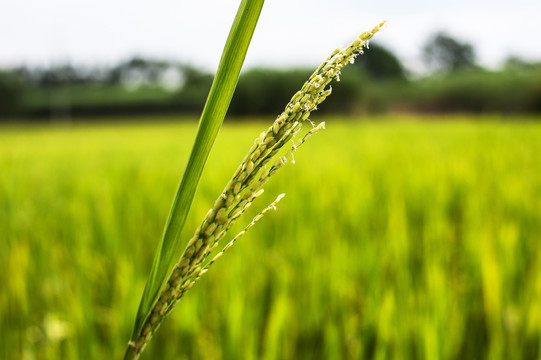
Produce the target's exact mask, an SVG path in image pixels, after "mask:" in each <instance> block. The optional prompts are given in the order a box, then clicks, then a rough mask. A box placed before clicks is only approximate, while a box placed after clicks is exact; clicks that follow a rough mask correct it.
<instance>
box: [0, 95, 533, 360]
mask: <svg viewBox="0 0 541 360" xmlns="http://www.w3.org/2000/svg"><path fill="white" fill-rule="evenodd" d="M329 100H330V98H329ZM316 117H317V114H316ZM434 119H437V118H435V117H426V118H413V117H402V118H398V119H397V120H398V121H385V120H389V119H388V118H370V119H366V120H370V121H366V122H362V123H359V122H352V121H351V119H349V120H347V122H346V121H343V120H346V119H339V118H325V119H321V118H320V119H319V120H326V122H327V124H328V126H327V130H326V131H325V134H324V136H318V137H314V138H313V139H311V142H312V144H311V145H312V147H311V148H310V151H301V152H299V153H298V154H297V155H296V159H297V163H296V164H295V165H291V166H286V167H285V168H284V169H283V171H284V172H286V173H284V174H283V175H285V176H282V177H276V178H274V179H273V180H271V182H270V183H269V184H268V185H269V187H268V188H267V191H266V193H265V194H264V195H263V196H264V198H262V199H261V201H260V202H257V203H254V205H253V206H252V208H250V209H249V212H250V213H249V214H247V215H248V217H247V218H246V219H247V220H246V221H245V222H242V221H241V222H240V223H239V227H238V228H237V229H238V230H240V229H242V228H243V227H244V225H245V224H246V223H247V222H248V221H249V219H251V217H252V216H253V215H254V214H256V213H257V212H258V211H259V210H260V209H262V208H263V207H264V206H265V205H266V204H268V203H269V202H270V201H272V200H273V199H274V198H275V197H276V195H277V194H278V193H281V192H286V193H287V196H286V197H285V198H284V199H283V200H282V203H281V206H280V208H279V210H278V212H276V213H273V214H272V216H268V217H266V218H264V219H262V220H261V221H260V222H259V223H258V224H257V226H255V227H254V228H253V229H252V230H250V232H249V233H247V234H246V236H245V238H243V239H242V240H241V241H240V242H239V243H238V244H237V245H235V247H234V248H232V249H231V250H230V252H228V254H227V257H228V258H227V261H221V262H217V263H216V264H215V265H214V269H213V270H212V271H210V272H209V273H208V274H207V276H206V277H205V278H202V279H201V280H200V281H199V283H198V284H196V286H195V287H194V288H193V289H192V290H191V293H190V295H189V296H187V297H186V298H185V299H183V302H184V303H183V306H181V307H179V308H178V309H176V310H175V312H173V314H172V319H170V320H166V321H165V322H164V323H163V325H162V327H163V329H162V330H163V331H160V332H158V333H157V334H156V338H155V339H154V340H153V342H154V343H151V344H150V346H149V348H148V349H147V350H146V353H144V354H143V356H142V358H143V359H167V358H179V359H215V358H222V359H224V360H227V359H269V360H271V359H284V360H288V359H316V360H317V359H325V360H334V359H358V358H364V359H375V358H395V357H400V358H404V359H457V358H460V359H481V358H491V359H536V358H539V356H540V354H541V348H540V347H539V343H540V339H541V321H540V318H539V316H538V314H540V313H541V293H540V292H539V284H540V283H541V249H540V247H539V234H540V233H541V208H540V206H541V204H540V203H539V202H538V201H534V200H535V199H539V198H540V197H541V173H540V172H539V171H537V168H538V165H539V156H538V154H539V153H541V143H540V142H539V138H540V137H541V127H540V125H539V124H540V123H539V121H538V120H539V119H538V118H537V117H536V118H531V119H524V118H522V119H520V120H522V121H509V122H505V121H502V119H501V118H500V117H487V118H473V117H459V118H457V117H447V118H445V119H446V120H447V121H445V122H429V121H426V120H434ZM156 120H157V119H155V118H152V119H151V121H152V123H148V124H145V123H139V124H135V125H127V124H118V125H111V124H109V125H107V124H102V125H95V124H92V125H77V126H73V127H68V128H63V127H44V126H32V127H5V126H4V127H2V128H1V129H0V143H1V144H2V146H0V172H1V173H2V174H5V175H4V176H1V177H0V233H1V234H2V242H1V245H0V264H2V269H3V271H2V272H0V283H1V284H2V291H1V292H0V333H1V334H2V341H0V358H2V359H23V358H39V359H59V358H66V359H82V360H85V359H102V358H120V357H121V356H122V353H123V351H124V346H125V339H127V338H128V336H129V334H130V331H131V326H132V321H133V314H134V311H135V310H136V308H137V305H138V300H139V299H138V298H136V297H134V296H133V293H134V288H137V289H139V291H140V290H142V288H143V286H144V281H145V279H146V276H147V269H148V267H149V266H150V264H151V262H152V254H153V251H154V249H155V240H156V234H157V233H159V232H160V231H161V229H162V226H163V219H164V218H165V217H166V215H167V213H166V211H167V207H168V206H169V204H170V201H171V199H170V198H171V193H172V192H174V190H175V187H176V186H177V181H178V169H179V168H180V167H181V166H182V164H184V163H185V162H186V159H187V158H188V155H189V151H190V146H189V144H190V142H191V139H193V136H194V134H195V131H196V129H195V125H193V122H184V123H171V122H169V123H165V122H159V123H156ZM417 120H420V121H417ZM478 120H481V121H478ZM509 120H515V119H514V118H509ZM517 120H518V119H517ZM525 120H531V121H525ZM261 127H262V124H261V123H253V124H252V123H246V124H238V123H231V124H229V125H227V124H226V125H225V126H224V127H223V129H222V131H223V136H221V137H220V138H219V139H218V140H217V142H216V145H215V151H214V153H213V154H212V155H211V156H210V158H209V164H208V165H209V166H210V167H211V168H212V169H213V171H212V172H208V174H207V175H208V176H206V177H205V179H204V180H203V181H202V183H201V185H200V191H199V193H198V195H197V199H196V201H195V202H194V204H195V205H194V208H193V212H192V214H191V215H190V216H189V217H188V220H187V223H186V229H187V230H189V231H190V232H192V231H193V229H195V228H196V226H197V225H198V224H199V221H200V219H201V217H202V216H204V214H205V213H206V211H207V210H208V207H209V206H211V204H212V202H213V201H214V199H215V197H216V192H217V191H220V190H221V189H222V187H223V185H224V184H225V182H226V181H227V180H228V178H229V176H230V175H231V173H232V172H233V171H234V169H235V168H236V167H237V166H238V159H239V158H241V157H242V156H243V155H244V153H245V151H246V148H247V147H249V146H250V145H251V144H252V143H253V134H254V133H257V132H258V131H259V130H260V129H261ZM173 150H174V151H173ZM156 184H159V186H156ZM128 185H129V186H128ZM265 196H266V197H265ZM232 231H233V233H236V232H235V229H232ZM224 260H225V259H224ZM217 303H219V304H220V306H216V304H217Z"/></svg>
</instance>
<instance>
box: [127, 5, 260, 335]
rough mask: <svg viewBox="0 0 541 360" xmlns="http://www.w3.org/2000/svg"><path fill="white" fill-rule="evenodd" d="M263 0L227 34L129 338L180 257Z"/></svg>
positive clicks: (241, 13)
mask: <svg viewBox="0 0 541 360" xmlns="http://www.w3.org/2000/svg"><path fill="white" fill-rule="evenodd" d="M263 3H264V0H242V1H241V4H240V6H239V9H238V11H237V15H236V17H235V20H234V22H233V25H232V27H231V30H230V32H229V36H228V38H227V42H226V44H225V47H224V50H223V53H222V58H221V60H220V64H219V66H218V70H217V72H216V76H215V77H214V81H213V83H212V87H211V89H210V92H209V95H208V98H207V102H206V103H205V107H204V109H203V113H202V114H201V119H200V121H199V128H198V131H197V135H196V138H195V142H194V145H193V148H192V152H191V155H190V158H189V160H188V164H187V165H186V170H185V172H184V175H183V177H182V180H181V182H180V185H179V187H178V190H177V193H176V196H175V199H174V202H173V205H172V207H171V211H170V213H169V218H168V220H167V223H166V225H165V229H164V232H163V236H162V239H161V241H160V243H159V245H158V249H157V251H156V254H155V257H154V262H153V264H152V268H151V271H150V274H149V277H148V280H147V283H146V286H145V290H144V292H143V296H142V299H141V303H140V305H139V310H138V313H137V317H136V320H135V326H134V331H133V335H132V339H133V338H135V337H136V336H137V334H138V333H139V331H140V330H141V327H142V324H143V323H144V321H145V319H146V318H147V317H148V316H149V314H150V311H151V308H152V305H153V304H154V303H155V302H156V300H157V298H158V296H159V292H160V290H161V288H162V287H163V285H164V282H165V280H166V277H167V275H168V273H169V271H170V270H171V268H172V266H173V265H174V263H175V262H176V260H177V259H178V257H179V256H180V252H181V246H182V242H181V241H180V240H181V239H180V235H181V232H182V228H183V227H184V223H185V222H186V218H187V216H188V212H189V210H190V207H191V204H192V200H193V198H194V195H195V192H196V190H197V185H198V183H199V179H200V178H201V174H202V172H203V168H204V166H205V163H206V161H207V158H208V155H209V153H210V150H211V148H212V145H213V144H214V140H215V139H216V136H217V135H218V131H219V130H220V127H221V125H222V122H223V119H224V117H225V114H226V112H227V109H228V107H229V103H230V102H231V98H232V96H233V92H234V90H235V87H236V85H237V81H238V78H239V74H240V70H241V68H242V64H243V63H244V59H245V57H246V52H247V50H248V46H249V44H250V41H251V39H252V35H253V33H254V30H255V26H256V24H257V21H258V19H259V15H260V13H261V9H262V7H263Z"/></svg>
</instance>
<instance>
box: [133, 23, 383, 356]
mask: <svg viewBox="0 0 541 360" xmlns="http://www.w3.org/2000/svg"><path fill="white" fill-rule="evenodd" d="M383 24H384V22H382V23H381V24H379V25H378V26H376V27H375V28H374V29H372V30H371V31H368V32H365V33H363V34H361V35H360V36H359V37H358V38H357V39H356V40H355V41H353V42H352V43H351V44H350V45H349V46H347V47H346V48H344V49H336V50H335V51H334V52H333V53H332V54H331V55H330V56H329V57H328V58H327V59H326V60H325V61H324V62H323V64H321V65H320V66H319V67H318V68H317V70H316V71H315V72H314V73H313V74H312V75H311V76H310V78H309V79H308V81H306V82H305V83H304V85H303V86H302V88H301V90H299V91H298V92H297V93H295V94H294V95H293V97H292V99H291V101H290V102H289V103H288V104H287V106H286V107H285V110H284V111H283V112H282V113H281V114H280V115H279V116H278V117H277V118H276V120H275V121H274V123H273V124H272V125H271V126H270V127H269V128H268V129H267V130H266V131H263V132H262V133H261V134H260V135H259V137H258V138H257V139H256V140H255V143H254V144H253V146H252V147H251V149H250V150H249V152H248V154H247V155H246V156H245V158H244V160H242V163H241V164H240V166H239V167H238V169H237V170H236V171H235V173H234V174H233V177H232V178H231V180H230V181H229V183H228V184H227V185H226V187H225V189H224V190H223V192H222V193H221V195H220V196H219V197H218V199H217V200H216V202H215V203H214V206H213V207H212V209H210V210H209V211H208V213H207V215H206V216H205V218H204V219H203V222H202V223H201V225H200V226H199V227H198V228H197V230H196V231H195V234H194V235H193V237H192V238H191V239H190V241H189V242H188V245H187V246H186V249H185V250H184V253H183V254H182V256H181V257H180V260H179V262H178V263H177V264H176V265H175V266H174V268H173V270H172V272H171V275H170V276H169V279H168V280H167V282H166V284H165V285H164V288H163V289H162V291H161V293H160V296H159V299H158V300H157V302H156V303H155V304H154V306H153V309H152V312H151V315H150V316H149V317H148V318H147V319H146V320H145V323H144V325H143V327H142V330H141V332H140V333H139V336H138V338H137V340H136V341H133V342H131V343H130V346H132V347H133V348H134V349H135V352H136V353H140V352H141V351H142V350H143V348H144V346H145V344H146V343H147V342H148V341H149V340H150V338H151V337H152V334H153V333H154V332H155V331H156V329H157V328H158V327H159V325H160V323H161V322H162V321H163V319H164V318H165V317H166V315H167V314H168V313H169V312H170V311H171V309H172V308H173V306H174V305H175V303H176V302H177V301H178V300H179V299H180V298H182V296H183V295H184V294H185V293H186V292H187V291H188V290H189V289H190V288H191V287H192V286H193V284H194V283H195V282H196V281H197V280H198V279H199V277H200V276H201V275H203V274H204V273H205V272H206V271H207V270H208V267H209V266H210V265H212V264H213V263H214V261H215V260H216V259H217V258H218V257H219V256H221V255H222V254H223V252H224V251H226V250H227V249H228V248H229V247H230V246H231V245H232V244H233V243H234V241H235V240H236V239H237V238H238V237H240V236H242V235H243V234H244V232H245V231H246V230H248V229H249V228H250V227H251V226H253V224H255V222H256V221H257V220H259V219H260V218H261V217H262V216H263V215H264V213H265V212H266V211H268V210H269V209H270V208H274V207H275V204H276V203H277V202H278V201H279V200H280V199H281V197H279V198H278V199H277V200H276V201H275V202H273V203H272V204H271V205H270V206H269V207H267V208H266V209H265V210H263V211H262V212H261V213H260V214H258V215H257V216H256V217H255V218H254V220H253V221H252V222H251V223H250V224H249V225H248V226H247V227H246V229H245V230H243V231H242V232H241V233H240V234H239V235H237V236H236V237H235V238H234V239H233V240H232V241H231V242H229V243H228V244H227V245H226V246H225V247H224V249H223V250H222V251H221V252H220V253H218V254H217V255H216V256H215V257H214V258H213V259H212V260H211V261H208V262H206V260H207V257H208V256H209V254H211V253H212V252H213V251H214V250H215V249H216V247H217V246H218V243H219V241H220V240H221V239H222V238H223V237H224V236H225V234H226V233H227V231H228V230H229V229H230V228H231V227H232V226H233V225H234V223H235V221H236V220H237V219H238V218H239V217H240V216H241V215H242V214H243V213H244V212H245V211H246V209H247V208H248V207H250V205H251V204H252V202H253V201H254V200H255V199H256V198H257V197H259V196H260V195H261V194H262V193H263V189H262V187H263V185H264V184H265V183H266V182H267V181H268V180H269V178H270V177H271V176H272V175H274V174H275V173H276V172H277V171H278V170H279V169H280V168H281V167H282V166H283V165H284V164H286V162H287V161H288V159H291V160H292V161H293V162H294V160H293V152H294V151H295V150H296V149H297V148H298V147H299V146H301V145H302V144H303V143H304V142H305V141H307V140H308V139H309V138H310V136H312V135H313V134H314V133H316V132H317V131H319V130H321V129H323V128H324V123H320V124H319V125H317V126H314V124H313V123H312V122H311V121H310V120H309V119H308V118H309V116H310V114H311V112H312V111H314V110H317V106H318V105H319V104H321V103H322V102H323V101H324V100H325V99H326V98H327V96H329V95H330V94H331V91H332V89H331V87H330V86H328V85H329V84H330V83H331V82H332V81H333V79H336V80H337V81H340V78H339V76H340V73H341V70H342V69H343V68H344V67H345V66H346V65H348V64H349V63H353V62H354V60H355V57H356V56H357V55H358V54H359V53H362V48H363V47H365V46H367V45H368V40H369V39H370V38H371V37H372V36H373V35H374V34H375V33H376V32H377V31H378V30H379V29H380V28H381V26H382V25H383ZM307 121H308V122H309V123H310V124H311V128H310V130H308V131H307V132H306V133H305V135H304V136H303V137H302V138H300V139H298V140H296V141H295V136H296V135H297V134H298V133H299V131H301V128H302V125H303V124H304V123H305V122H307ZM291 140H292V141H293V145H292V146H291V147H290V148H289V149H288V150H287V151H286V152H285V154H284V155H281V154H279V152H280V150H282V149H283V148H284V147H285V146H286V144H288V143H289V142H290V141H291Z"/></svg>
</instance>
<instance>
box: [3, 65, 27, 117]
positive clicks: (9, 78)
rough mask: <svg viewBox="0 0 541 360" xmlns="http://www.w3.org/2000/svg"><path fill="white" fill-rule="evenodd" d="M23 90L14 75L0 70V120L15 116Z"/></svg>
mask: <svg viewBox="0 0 541 360" xmlns="http://www.w3.org/2000/svg"><path fill="white" fill-rule="evenodd" d="M23 90H24V87H23V84H22V82H21V81H20V80H19V79H18V77H17V76H16V74H14V73H12V72H8V71H1V70H0V119H2V118H3V117H7V116H10V115H15V114H17V112H18V110H19V106H20V103H21V98H22V93H23Z"/></svg>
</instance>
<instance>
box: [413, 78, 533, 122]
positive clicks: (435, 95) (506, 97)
mask: <svg viewBox="0 0 541 360" xmlns="http://www.w3.org/2000/svg"><path fill="white" fill-rule="evenodd" d="M410 89H411V92H409V93H405V94H404V98H403V99H404V102H409V103H410V104H413V106H417V109H418V110H421V111H426V110H428V111H433V112H470V113H481V112H485V113H538V112H539V111H540V110H541V71H538V70H532V71H527V72H516V71H510V70H507V71H500V72H490V71H483V70H476V71H468V70H466V71H461V72H456V73H454V74H453V75H447V76H443V77H431V78H427V79H424V80H422V81H420V82H419V83H418V84H417V85H416V86H412V87H411V88H410Z"/></svg>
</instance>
